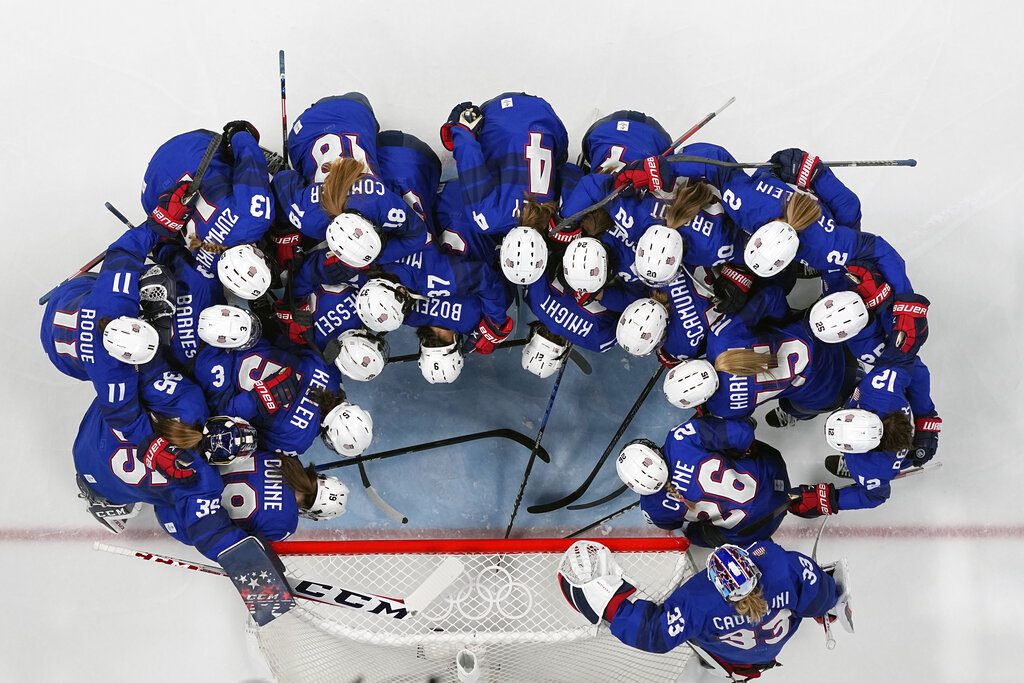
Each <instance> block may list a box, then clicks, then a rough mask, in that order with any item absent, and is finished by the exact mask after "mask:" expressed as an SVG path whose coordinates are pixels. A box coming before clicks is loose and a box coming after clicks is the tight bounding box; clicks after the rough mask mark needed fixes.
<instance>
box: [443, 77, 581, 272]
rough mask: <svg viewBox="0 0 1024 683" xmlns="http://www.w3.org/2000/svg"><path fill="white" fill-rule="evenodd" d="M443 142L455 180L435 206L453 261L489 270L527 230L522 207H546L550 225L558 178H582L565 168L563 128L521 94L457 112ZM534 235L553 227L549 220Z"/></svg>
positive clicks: (546, 108) (543, 106) (541, 103)
mask: <svg viewBox="0 0 1024 683" xmlns="http://www.w3.org/2000/svg"><path fill="white" fill-rule="evenodd" d="M441 142H442V144H443V145H444V147H445V149H447V150H449V151H452V152H453V153H454V155H455V166H456V168H457V169H458V174H459V177H458V180H457V181H450V182H448V183H447V184H446V185H445V187H444V189H443V190H442V193H441V197H440V198H439V204H438V219H439V221H440V227H441V228H442V230H443V232H442V241H443V243H444V245H445V246H446V248H448V249H449V250H451V251H452V252H454V253H455V254H459V255H468V256H469V257H471V258H474V259H476V260H479V261H483V262H484V263H487V264H490V265H492V266H496V265H497V262H498V246H499V243H500V242H501V241H502V239H503V238H504V237H505V235H506V234H508V233H509V231H510V230H512V229H513V228H515V227H517V226H520V225H523V224H524V223H523V222H522V220H521V214H522V210H523V206H524V204H525V202H527V200H529V201H530V202H533V203H536V204H538V205H549V206H550V207H551V209H552V213H551V214H550V216H552V217H553V210H554V209H557V204H558V198H559V196H560V194H561V193H562V192H563V190H564V189H565V190H567V188H563V176H566V178H565V179H566V180H567V179H568V178H569V177H570V176H571V177H572V181H574V180H575V179H576V178H578V176H579V169H578V168H577V167H576V166H575V165H572V164H568V165H567V164H566V158H567V150H568V146H569V141H568V134H567V133H566V131H565V126H564V125H563V124H562V122H561V121H560V120H559V118H558V116H557V115H556V114H555V112H554V110H553V109H552V108H551V105H550V104H548V103H547V102H546V101H545V100H543V99H542V98H540V97H535V96H533V95H527V94H525V93H511V92H508V93H502V94H501V95H498V96H497V97H495V98H493V99H491V100H488V101H487V102H485V103H484V104H482V105H481V106H479V107H477V106H475V105H473V104H472V103H470V102H463V103H461V104H457V105H455V107H454V108H453V109H452V111H451V114H450V115H449V116H448V121H447V122H446V123H445V124H444V125H443V126H441ZM572 181H570V182H572ZM534 227H550V218H549V221H548V225H546V226H536V225H535V226H534ZM524 284H525V283H524Z"/></svg>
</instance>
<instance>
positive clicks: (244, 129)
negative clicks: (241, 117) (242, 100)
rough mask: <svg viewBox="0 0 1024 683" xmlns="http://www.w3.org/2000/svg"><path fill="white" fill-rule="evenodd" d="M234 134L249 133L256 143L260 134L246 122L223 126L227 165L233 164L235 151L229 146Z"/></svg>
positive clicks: (231, 122) (233, 122)
mask: <svg viewBox="0 0 1024 683" xmlns="http://www.w3.org/2000/svg"><path fill="white" fill-rule="evenodd" d="M235 133H249V134H250V135H252V136H253V138H255V140H256V142H257V143H259V141H260V132H259V131H258V130H256V126H254V125H252V124H251V123H249V122H248V121H229V122H228V123H226V124H224V142H225V145H224V153H225V154H226V155H227V158H228V163H229V164H233V163H235V150H234V148H233V147H232V146H231V138H232V137H233V136H234V135H235Z"/></svg>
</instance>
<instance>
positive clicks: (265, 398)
mask: <svg viewBox="0 0 1024 683" xmlns="http://www.w3.org/2000/svg"><path fill="white" fill-rule="evenodd" d="M252 389H253V391H254V392H256V398H258V399H259V400H258V401H256V407H257V408H258V409H259V411H260V415H262V416H263V417H270V416H271V415H273V414H274V413H276V412H277V411H279V410H281V409H282V408H284V409H285V410H287V409H288V407H289V406H290V405H291V404H292V401H294V400H295V397H296V396H297V395H298V393H299V383H298V381H297V380H296V379H295V373H294V372H292V369H291V368H284V369H283V370H281V371H279V372H278V373H277V374H275V375H273V376H272V377H269V378H267V379H265V380H261V381H259V382H256V383H255V384H253V386H252Z"/></svg>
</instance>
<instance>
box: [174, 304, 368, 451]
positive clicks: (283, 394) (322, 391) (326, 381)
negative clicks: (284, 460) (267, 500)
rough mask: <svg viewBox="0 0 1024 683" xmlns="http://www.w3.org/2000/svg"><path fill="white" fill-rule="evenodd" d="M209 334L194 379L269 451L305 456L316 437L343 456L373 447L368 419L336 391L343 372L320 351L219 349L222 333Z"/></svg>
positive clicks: (265, 346) (264, 345)
mask: <svg viewBox="0 0 1024 683" xmlns="http://www.w3.org/2000/svg"><path fill="white" fill-rule="evenodd" d="M226 324H227V325H233V323H231V322H230V321H226ZM209 333H210V335H211V336H209V337H207V339H204V341H207V345H204V346H202V347H200V349H199V352H198V353H197V354H196V358H195V363H194V365H193V368H192V373H193V377H194V378H195V380H196V382H197V383H198V384H199V385H200V386H201V387H202V388H203V391H204V392H205V393H206V397H207V400H208V401H209V403H210V405H211V406H212V407H213V409H214V410H215V411H216V412H218V413H221V414H225V415H235V416H238V417H240V418H242V419H244V420H247V421H249V422H251V423H252V424H253V425H254V426H256V427H257V429H258V430H259V433H260V438H261V445H262V446H263V447H264V448H266V449H268V450H273V451H280V452H282V453H286V454H299V453H304V452H305V451H306V450H307V449H308V448H309V447H310V446H311V445H312V444H313V441H314V440H315V439H316V437H317V435H321V436H323V438H324V443H325V444H326V445H328V447H329V448H332V449H336V450H337V451H338V452H339V453H342V454H344V455H350V456H354V455H359V454H360V453H362V452H363V451H364V450H365V449H366V448H367V447H368V446H369V445H370V441H371V440H372V435H373V431H372V430H373V423H372V421H371V420H370V417H369V415H368V414H367V413H366V412H365V411H363V410H362V409H360V408H359V407H358V406H353V405H352V404H350V403H347V402H346V401H344V399H343V394H339V393H337V392H339V391H340V389H341V378H340V376H339V374H338V371H337V369H336V368H335V367H333V366H329V365H327V364H326V363H325V362H324V360H323V358H321V357H320V355H319V353H317V352H315V351H312V350H306V349H304V350H301V351H299V353H298V354H297V355H296V354H292V353H290V352H288V351H285V350H283V349H280V348H276V347H274V346H271V345H270V344H269V343H268V342H266V341H265V340H259V341H257V342H256V343H255V344H254V345H253V346H252V347H251V348H248V349H246V350H238V349H233V348H229V347H225V348H218V347H217V346H214V344H213V342H215V341H217V337H218V336H219V335H217V333H216V331H215V330H213V329H210V330H209ZM224 336H225V337H230V333H229V334H226V335H224ZM232 343H233V342H232Z"/></svg>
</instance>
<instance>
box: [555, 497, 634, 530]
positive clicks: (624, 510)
mask: <svg viewBox="0 0 1024 683" xmlns="http://www.w3.org/2000/svg"><path fill="white" fill-rule="evenodd" d="M639 504H640V501H639V500H636V501H634V502H632V503H630V504H629V505H627V506H626V507H623V508H619V509H618V510H616V511H615V512H613V513H611V514H610V515H605V516H604V517H602V518H601V519H599V520H597V521H596V522H591V523H590V524H588V525H587V526H585V527H583V528H582V529H577V530H576V531H574V532H572V533H571V534H569V535H568V536H566V537H565V538H575V537H577V536H579V535H580V534H585V533H587V532H588V531H590V530H591V529H593V528H594V527H596V526H600V525H601V524H604V523H605V522H607V521H608V520H610V519H613V518H615V517H618V516H619V515H622V514H625V513H627V512H629V511H630V510H632V509H633V508H635V507H636V506H638V505H639Z"/></svg>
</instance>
